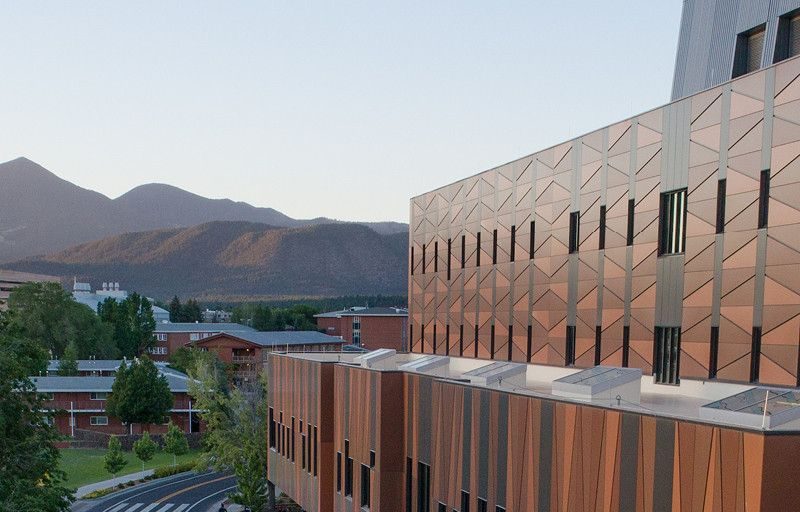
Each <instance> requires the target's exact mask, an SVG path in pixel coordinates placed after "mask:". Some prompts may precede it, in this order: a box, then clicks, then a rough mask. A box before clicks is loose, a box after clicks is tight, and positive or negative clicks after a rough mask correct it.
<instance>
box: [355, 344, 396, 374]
mask: <svg viewBox="0 0 800 512" xmlns="http://www.w3.org/2000/svg"><path fill="white" fill-rule="evenodd" d="M396 355H397V351H396V350H395V349H393V348H381V349H378V350H373V351H372V352H367V353H366V354H363V355H360V356H358V357H357V358H356V359H355V362H357V363H359V364H360V365H361V367H362V368H372V369H374V370H394V369H395V368H396V366H397V365H396V363H395V361H394V356H396Z"/></svg>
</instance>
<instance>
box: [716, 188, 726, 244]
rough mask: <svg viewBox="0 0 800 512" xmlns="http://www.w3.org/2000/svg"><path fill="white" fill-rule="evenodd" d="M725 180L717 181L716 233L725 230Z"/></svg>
mask: <svg viewBox="0 0 800 512" xmlns="http://www.w3.org/2000/svg"><path fill="white" fill-rule="evenodd" d="M726 188H727V180H724V179H723V180H719V181H718V182H717V233H723V232H724V231H725V189H726Z"/></svg>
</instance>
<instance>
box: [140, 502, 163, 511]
mask: <svg viewBox="0 0 800 512" xmlns="http://www.w3.org/2000/svg"><path fill="white" fill-rule="evenodd" d="M159 505H161V503H152V504H150V505H147V506H146V507H144V508H143V509H142V510H140V511H139V512H150V511H151V510H153V509H154V508H156V507H157V506H159Z"/></svg>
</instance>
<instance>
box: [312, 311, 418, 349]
mask: <svg viewBox="0 0 800 512" xmlns="http://www.w3.org/2000/svg"><path fill="white" fill-rule="evenodd" d="M314 318H316V319H317V327H319V328H320V329H321V330H324V331H325V333H326V334H329V335H331V336H340V337H341V338H342V339H343V340H345V341H346V342H347V343H350V344H352V345H357V346H359V347H364V348H367V349H377V348H393V349H396V350H406V349H407V347H406V345H405V343H406V340H407V339H408V310H407V309H405V308H388V307H371V308H370V307H351V308H347V309H344V310H341V311H330V312H328V313H320V314H319V315H314Z"/></svg>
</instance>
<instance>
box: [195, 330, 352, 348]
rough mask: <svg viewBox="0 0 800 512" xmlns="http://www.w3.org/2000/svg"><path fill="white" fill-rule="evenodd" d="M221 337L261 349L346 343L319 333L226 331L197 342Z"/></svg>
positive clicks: (201, 342)
mask: <svg viewBox="0 0 800 512" xmlns="http://www.w3.org/2000/svg"><path fill="white" fill-rule="evenodd" d="M221 336H230V337H234V338H238V339H240V340H243V341H247V342H249V343H252V344H254V345H259V346H261V347H276V348H280V347H284V346H287V345H288V346H290V347H292V346H297V345H328V344H342V343H346V342H345V341H344V340H343V339H342V338H339V337H337V336H328V335H327V334H323V333H321V332H319V331H266V332H259V331H225V332H222V333H220V334H217V335H214V336H209V337H208V338H205V339H203V340H200V341H197V342H196V344H198V345H202V344H203V343H206V342H209V341H212V340H214V339H217V338H219V337H221Z"/></svg>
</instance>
